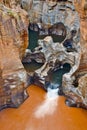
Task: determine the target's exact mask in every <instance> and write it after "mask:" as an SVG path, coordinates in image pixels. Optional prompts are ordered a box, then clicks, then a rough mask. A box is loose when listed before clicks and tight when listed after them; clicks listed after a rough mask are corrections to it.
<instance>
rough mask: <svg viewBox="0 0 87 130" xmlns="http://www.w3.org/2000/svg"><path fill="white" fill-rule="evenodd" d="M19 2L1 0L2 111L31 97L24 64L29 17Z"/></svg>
mask: <svg viewBox="0 0 87 130" xmlns="http://www.w3.org/2000/svg"><path fill="white" fill-rule="evenodd" d="M12 2H13V3H14V4H12ZM16 2H17V1H11V0H9V1H4V0H3V1H0V110H1V109H3V108H6V107H18V106H19V105H20V104H21V103H23V101H24V100H25V99H26V98H27V96H28V95H27V93H26V87H27V73H26V71H25V69H24V67H23V65H22V63H21V59H22V57H23V55H24V52H25V50H26V48H27V46H28V31H27V28H28V20H27V13H26V12H25V11H23V10H22V9H21V8H20V6H19V5H18V4H17V3H16ZM11 4H12V5H14V6H12V5H11Z"/></svg>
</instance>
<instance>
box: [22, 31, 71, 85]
mask: <svg viewBox="0 0 87 130" xmlns="http://www.w3.org/2000/svg"><path fill="white" fill-rule="evenodd" d="M44 37H45V36H39V34H38V33H37V32H35V31H32V30H29V47H28V48H29V49H31V51H33V50H34V48H35V47H36V46H38V39H39V38H41V39H42V38H44ZM53 40H54V41H56V42H57V41H58V40H59V41H60V42H61V37H60V38H58V37H56V36H53ZM42 65H43V64H39V63H37V62H35V61H32V62H31V63H28V64H24V67H25V69H26V70H27V72H30V73H31V72H34V71H35V70H37V69H39V68H40V67H41V66H42ZM69 70H70V65H69V64H64V65H63V66H60V68H59V69H57V70H56V71H51V72H50V73H49V74H48V77H49V81H50V85H53V86H55V87H56V86H57V87H58V86H61V84H62V76H63V74H65V73H67V72H69ZM47 85H49V84H47ZM51 87H52V86H51Z"/></svg>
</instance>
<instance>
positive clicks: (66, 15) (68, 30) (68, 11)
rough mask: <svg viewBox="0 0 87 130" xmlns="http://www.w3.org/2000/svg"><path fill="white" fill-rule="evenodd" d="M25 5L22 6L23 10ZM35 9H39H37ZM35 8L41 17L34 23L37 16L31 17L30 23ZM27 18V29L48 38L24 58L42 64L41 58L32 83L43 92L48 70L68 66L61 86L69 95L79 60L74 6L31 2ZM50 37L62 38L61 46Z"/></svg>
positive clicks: (78, 35) (45, 87) (69, 2)
mask: <svg viewBox="0 0 87 130" xmlns="http://www.w3.org/2000/svg"><path fill="white" fill-rule="evenodd" d="M23 1H25V5H29V4H30V3H29V2H28V1H26V0H23ZM27 2H28V3H27ZM26 3H27V4H26ZM31 3H32V2H31ZM37 3H38V4H37ZM41 3H43V4H41ZM23 5H24V4H23V3H22V6H23ZM25 5H24V6H23V7H24V8H25ZM37 6H39V7H38V8H37ZM29 7H30V6H29ZM26 8H27V7H26ZM26 8H25V9H26ZM35 9H39V10H41V12H40V17H39V16H37V20H36V17H34V18H33V21H32V19H31V15H32V14H35V16H36V13H38V10H35ZM26 10H27V9H26ZM27 11H28V10H27ZM61 16H62V17H61ZM71 16H72V18H71ZM29 18H30V22H31V23H30V29H31V30H34V31H37V32H39V35H40V36H42V35H45V36H47V37H46V38H44V39H42V40H39V41H38V44H39V45H38V47H37V48H35V51H34V52H28V53H27V54H26V56H25V58H24V59H26V57H27V60H28V61H29V62H30V61H31V59H35V60H36V62H39V61H40V62H41V59H43V60H42V61H43V63H44V65H43V66H42V67H41V68H40V69H38V70H36V71H35V73H34V74H33V75H34V79H35V83H36V84H39V85H41V86H43V87H44V89H45V90H47V86H46V82H48V81H49V77H48V73H49V71H51V70H53V69H57V68H58V67H59V66H60V65H63V64H64V63H69V64H70V65H71V70H70V72H69V73H68V74H65V75H64V76H63V83H62V90H63V93H64V94H65V95H68V92H69V93H70V89H71V88H72V89H73V87H74V85H73V82H74V80H75V76H73V75H74V73H75V72H76V71H77V70H78V68H79V64H80V59H81V47H80V32H79V29H80V24H79V17H78V14H77V12H76V10H75V8H74V6H73V3H72V2H71V1H67V2H65V1H63V2H61V1H59V2H57V1H49V0H47V1H39V0H38V1H37V2H36V1H33V3H32V4H31V14H29ZM48 19H49V21H48ZM44 20H46V21H44ZM53 34H54V35H57V37H58V38H59V37H61V39H62V40H61V42H60V43H59V42H56V43H54V42H53V40H52V38H51V37H50V36H52V35H53ZM36 54H39V58H37V56H36ZM41 54H43V56H41ZM28 58H29V59H28ZM38 59H39V61H38ZM44 59H45V60H44ZM27 60H26V61H27Z"/></svg>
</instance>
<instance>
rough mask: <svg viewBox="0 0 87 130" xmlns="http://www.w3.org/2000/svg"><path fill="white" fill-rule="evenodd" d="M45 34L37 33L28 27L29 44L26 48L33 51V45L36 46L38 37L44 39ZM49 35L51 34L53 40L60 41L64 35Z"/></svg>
mask: <svg viewBox="0 0 87 130" xmlns="http://www.w3.org/2000/svg"><path fill="white" fill-rule="evenodd" d="M46 36H48V35H39V33H38V32H35V31H33V30H30V29H29V46H28V48H29V49H30V50H31V51H33V50H34V48H35V47H37V46H38V39H44V38H45V37H46ZM50 36H52V38H53V41H54V42H59V43H60V42H62V41H63V40H64V38H65V37H64V36H58V35H54V34H51V35H50Z"/></svg>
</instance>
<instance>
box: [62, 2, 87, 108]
mask: <svg viewBox="0 0 87 130" xmlns="http://www.w3.org/2000/svg"><path fill="white" fill-rule="evenodd" d="M74 5H75V7H76V10H77V11H78V14H79V16H80V32H81V39H80V44H81V59H80V65H79V68H78V71H76V73H75V74H74V76H75V79H76V80H75V82H76V85H75V87H76V88H73V89H71V90H70V91H68V93H67V94H66V95H67V96H68V97H69V98H68V101H67V103H68V105H71V106H72V105H75V106H77V107H84V108H87V79H86V78H87V51H86V50H87V28H86V25H87V1H86V0H81V1H77V0H75V1H74ZM67 80H68V78H67ZM64 81H65V80H64ZM65 82H66V81H65ZM65 93H66V92H65Z"/></svg>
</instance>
